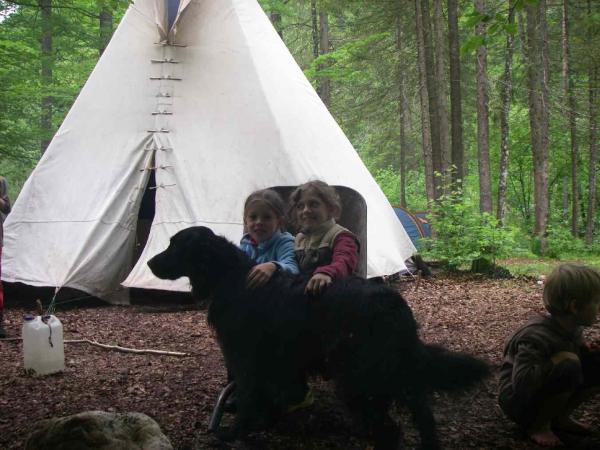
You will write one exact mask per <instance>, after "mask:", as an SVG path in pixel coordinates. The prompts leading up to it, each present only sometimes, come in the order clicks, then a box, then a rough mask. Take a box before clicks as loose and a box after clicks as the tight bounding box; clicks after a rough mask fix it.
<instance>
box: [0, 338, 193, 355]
mask: <svg viewBox="0 0 600 450" xmlns="http://www.w3.org/2000/svg"><path fill="white" fill-rule="evenodd" d="M22 340H23V338H20V337H18V338H3V339H0V342H2V341H22ZM63 342H64V343H65V344H81V343H86V344H91V345H96V346H98V347H101V348H104V349H106V350H115V351H117V352H123V353H150V354H152V355H168V356H189V354H188V353H183V352H169V351H166V350H154V349H151V348H143V349H137V348H127V347H121V346H119V345H108V344H101V343H100V342H96V341H92V340H90V339H65V340H64V341H63Z"/></svg>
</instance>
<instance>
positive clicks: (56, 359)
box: [21, 314, 65, 375]
mask: <svg viewBox="0 0 600 450" xmlns="http://www.w3.org/2000/svg"><path fill="white" fill-rule="evenodd" d="M21 336H22V337H23V363H24V366H25V370H32V371H33V372H34V374H35V375H47V374H49V373H54V372H60V371H62V370H65V348H64V342H63V326H62V323H60V320H58V319H57V318H56V317H55V316H45V317H44V320H42V316H33V315H31V314H26V315H25V316H24V317H23V330H22V335H21Z"/></svg>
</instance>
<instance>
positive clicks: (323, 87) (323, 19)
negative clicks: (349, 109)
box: [317, 11, 331, 107]
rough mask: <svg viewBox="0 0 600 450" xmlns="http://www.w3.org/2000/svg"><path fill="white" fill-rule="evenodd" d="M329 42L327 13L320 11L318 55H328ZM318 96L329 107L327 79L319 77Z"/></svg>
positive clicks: (328, 83)
mask: <svg viewBox="0 0 600 450" xmlns="http://www.w3.org/2000/svg"><path fill="white" fill-rule="evenodd" d="M329 48H330V41H329V22H328V18H327V13H326V12H323V11H320V12H319V54H320V55H326V54H327V53H329ZM324 68H325V65H324V64H320V65H319V70H323V69H324ZM317 91H318V92H319V95H320V96H321V100H323V103H325V105H326V106H327V107H329V106H330V105H331V80H330V79H329V77H326V76H322V75H321V76H320V77H319V89H317Z"/></svg>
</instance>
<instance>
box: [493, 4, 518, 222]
mask: <svg viewBox="0 0 600 450" xmlns="http://www.w3.org/2000/svg"><path fill="white" fill-rule="evenodd" d="M508 9H509V11H508V23H509V25H513V24H514V23H515V11H514V4H513V0H509V2H508ZM514 48H515V38H514V36H513V35H512V34H511V33H507V35H506V50H505V56H504V58H505V59H504V73H503V75H502V109H501V111H500V167H499V172H500V175H499V177H498V204H497V210H496V217H497V219H498V222H499V224H500V226H502V227H503V226H504V225H505V224H506V191H507V187H508V161H509V156H510V148H509V136H510V127H509V113H510V103H511V99H512V88H513V86H512V60H513V53H514Z"/></svg>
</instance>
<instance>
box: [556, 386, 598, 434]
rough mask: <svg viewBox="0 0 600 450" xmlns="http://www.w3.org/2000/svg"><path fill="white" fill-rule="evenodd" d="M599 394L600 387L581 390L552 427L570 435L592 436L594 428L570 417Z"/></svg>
mask: <svg viewBox="0 0 600 450" xmlns="http://www.w3.org/2000/svg"><path fill="white" fill-rule="evenodd" d="M598 393H600V387H593V388H590V389H585V390H581V391H578V392H576V393H575V394H573V395H572V396H571V398H570V399H569V402H568V404H567V406H566V408H565V409H564V411H563V412H562V413H561V414H560V415H559V416H558V417H556V419H555V420H554V421H553V422H552V426H553V427H554V428H556V429H557V430H560V431H566V432H568V433H573V434H581V435H588V434H591V433H592V428H591V427H590V426H589V425H587V424H584V423H582V422H579V421H577V420H575V419H573V418H572V417H570V416H571V413H572V412H573V411H575V409H576V408H577V407H578V406H579V405H581V404H582V403H583V402H584V401H586V400H588V399H590V398H591V397H593V396H594V395H596V394H598Z"/></svg>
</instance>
